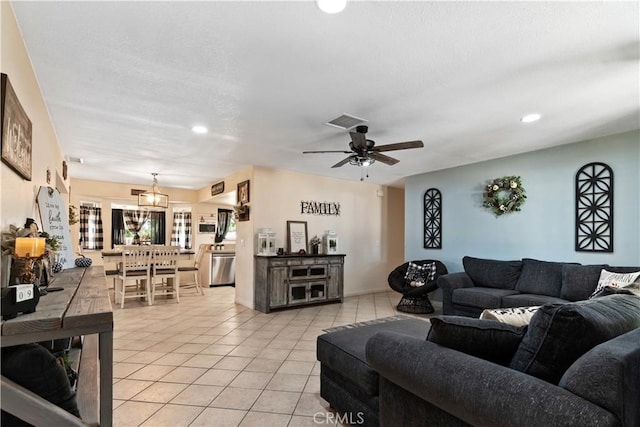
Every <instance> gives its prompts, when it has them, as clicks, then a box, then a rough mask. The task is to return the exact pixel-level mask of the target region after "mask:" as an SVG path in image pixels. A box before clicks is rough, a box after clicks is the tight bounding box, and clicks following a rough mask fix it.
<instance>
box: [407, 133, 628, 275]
mask: <svg viewBox="0 0 640 427" xmlns="http://www.w3.org/2000/svg"><path fill="white" fill-rule="evenodd" d="M591 162H604V163H606V164H608V165H609V166H610V167H611V168H612V169H613V172H614V252H613V253H602V252H600V253H589V252H576V251H575V250H574V247H575V243H574V238H575V234H574V233H575V225H574V224H575V195H574V186H575V184H574V182H575V174H576V172H577V171H578V169H580V168H581V167H582V166H584V165H585V164H587V163H591ZM507 175H519V176H521V177H522V181H523V186H524V188H525V189H526V192H527V200H526V202H525V203H524V205H523V206H522V211H521V212H516V213H512V214H507V215H503V216H501V217H498V218H496V217H494V215H493V214H492V213H491V212H490V211H489V210H487V209H485V208H483V207H482V192H483V186H484V185H485V184H486V183H487V182H488V181H491V180H493V179H495V178H499V177H502V176H507ZM431 187H435V188H438V189H439V190H440V191H441V192H442V205H443V247H442V249H441V250H434V249H424V248H423V247H422V233H423V231H422V229H423V226H422V222H423V207H422V198H423V196H424V192H425V190H427V189H428V188H431ZM405 191H406V196H407V197H406V228H405V241H406V246H405V247H406V253H407V256H408V257H409V258H412V259H423V258H436V259H440V260H441V261H442V262H444V263H445V265H446V266H447V268H448V269H449V271H450V272H454V271H461V270H462V257H463V256H465V255H471V256H477V257H483V258H496V259H520V258H523V257H530V258H537V259H542V260H550V261H574V262H580V263H583V264H596V263H608V264H610V265H632V266H637V265H640V219H639V218H640V132H638V131H634V132H628V133H623V134H618V135H612V136H608V137H603V138H598V139H594V140H589V141H583V142H579V143H574V144H569V145H563V146H560V147H555V148H550V149H546V150H540V151H535V152H530V153H525V154H520V155H517V156H511V157H505V158H502V159H496V160H491V161H486V162H482V163H476V164H472V165H467V166H461V167H457V168H451V169H446V170H441V171H436V172H431V173H426V174H421V175H415V176H412V177H409V178H408V179H407V181H406V187H405Z"/></svg>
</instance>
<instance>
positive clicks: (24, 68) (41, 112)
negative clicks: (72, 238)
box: [0, 1, 68, 231]
mask: <svg viewBox="0 0 640 427" xmlns="http://www.w3.org/2000/svg"><path fill="white" fill-rule="evenodd" d="M0 3H1V4H0V8H1V9H0V14H1V15H2V16H1V22H2V25H1V29H0V39H1V45H0V47H1V54H0V69H1V71H2V72H3V73H4V74H7V76H8V78H9V81H10V83H11V85H12V86H13V89H14V91H15V93H16V95H17V97H18V100H19V101H20V104H21V105H22V108H23V109H24V111H25V113H26V114H27V116H28V117H29V119H30V120H31V125H32V144H33V145H32V180H31V181H26V180H24V179H23V178H22V177H20V176H19V175H18V174H16V173H15V172H14V171H13V170H12V169H10V168H9V167H8V166H7V165H5V164H4V163H0V183H1V184H2V185H1V186H0V191H1V195H0V203H1V205H0V217H1V219H0V222H1V224H2V230H3V231H5V230H7V229H8V227H9V225H10V224H13V225H16V226H20V227H22V226H23V225H24V222H25V218H27V217H30V218H34V219H35V220H36V222H37V223H38V225H40V226H41V225H42V223H41V221H40V217H39V213H38V211H37V208H36V196H37V194H38V190H39V188H40V186H47V185H49V186H51V187H58V188H59V189H60V190H61V192H62V193H66V192H67V188H68V182H66V181H64V180H63V179H62V161H63V160H64V156H63V153H62V149H61V148H60V145H59V144H58V140H57V138H56V134H55V131H54V129H53V126H52V125H51V121H50V119H49V112H48V110H47V107H46V105H45V104H44V100H43V99H42V94H41V92H40V87H39V86H38V81H37V79H36V76H35V74H34V72H33V69H32V67H31V62H30V60H29V56H28V54H27V52H26V49H25V46H24V43H23V41H22V36H21V34H20V30H19V29H18V26H17V23H16V20H15V17H14V15H13V10H12V8H11V3H9V2H6V1H3V2H0ZM47 169H49V170H50V171H51V178H52V179H51V184H47V181H46V173H47ZM63 199H65V200H66V195H65V194H63Z"/></svg>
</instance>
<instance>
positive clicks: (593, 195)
mask: <svg viewBox="0 0 640 427" xmlns="http://www.w3.org/2000/svg"><path fill="white" fill-rule="evenodd" d="M576 251H577V252H613V170H611V168H610V167H609V166H608V165H606V164H604V163H599V162H595V163H589V164H586V165H584V166H583V167H581V168H580V170H578V172H577V173H576Z"/></svg>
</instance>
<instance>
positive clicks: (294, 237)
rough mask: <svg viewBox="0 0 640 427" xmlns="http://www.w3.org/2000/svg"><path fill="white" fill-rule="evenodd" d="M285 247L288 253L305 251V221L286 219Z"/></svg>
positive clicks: (306, 249) (306, 250)
mask: <svg viewBox="0 0 640 427" xmlns="http://www.w3.org/2000/svg"><path fill="white" fill-rule="evenodd" d="M287 247H288V248H289V253H290V254H297V253H298V252H300V250H301V249H302V250H304V252H305V253H307V252H308V251H309V249H308V248H307V221H287Z"/></svg>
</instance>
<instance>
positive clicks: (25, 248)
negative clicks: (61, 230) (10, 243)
mask: <svg viewBox="0 0 640 427" xmlns="http://www.w3.org/2000/svg"><path fill="white" fill-rule="evenodd" d="M45 246H46V239H45V238H44V237H16V248H15V254H16V256H17V257H18V258H38V257H40V256H42V255H43V254H44V250H45Z"/></svg>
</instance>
